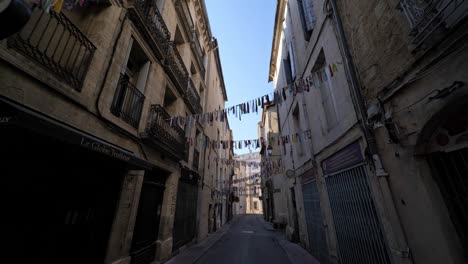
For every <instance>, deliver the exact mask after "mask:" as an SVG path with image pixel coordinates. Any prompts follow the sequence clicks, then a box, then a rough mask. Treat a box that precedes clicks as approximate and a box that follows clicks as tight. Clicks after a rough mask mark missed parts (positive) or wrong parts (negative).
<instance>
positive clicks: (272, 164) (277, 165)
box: [213, 157, 281, 170]
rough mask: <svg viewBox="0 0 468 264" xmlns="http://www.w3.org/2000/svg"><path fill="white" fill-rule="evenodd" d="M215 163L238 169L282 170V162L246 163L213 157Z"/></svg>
mask: <svg viewBox="0 0 468 264" xmlns="http://www.w3.org/2000/svg"><path fill="white" fill-rule="evenodd" d="M213 162H216V163H217V164H222V165H227V166H233V167H236V168H240V167H241V166H242V167H249V168H255V169H257V168H260V167H262V168H269V169H271V170H274V169H279V168H281V160H280V159H278V160H264V161H260V162H259V161H245V160H237V159H225V158H219V157H213Z"/></svg>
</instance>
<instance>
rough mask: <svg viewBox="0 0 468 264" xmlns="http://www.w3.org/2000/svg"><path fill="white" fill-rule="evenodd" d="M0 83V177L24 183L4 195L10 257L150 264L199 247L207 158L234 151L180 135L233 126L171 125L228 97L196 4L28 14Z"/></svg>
mask: <svg viewBox="0 0 468 264" xmlns="http://www.w3.org/2000/svg"><path fill="white" fill-rule="evenodd" d="M0 15H2V14H1V13H0ZM0 79H1V80H2V82H1V84H0V95H1V112H2V114H1V115H2V120H6V121H5V122H3V121H2V124H1V133H2V137H1V138H2V139H1V140H2V145H3V146H6V147H5V148H2V156H6V157H8V158H7V160H8V162H7V163H6V164H7V165H6V166H5V168H4V169H2V170H4V171H5V172H6V176H7V178H8V180H7V182H6V184H7V185H9V186H23V187H22V188H8V189H9V190H8V192H7V196H9V197H18V199H14V200H12V202H10V203H9V204H8V209H9V210H10V209H11V212H12V213H11V216H10V217H9V219H8V221H9V223H11V226H12V228H11V229H10V231H9V232H8V233H7V234H6V235H5V236H4V239H5V240H6V241H9V242H8V243H7V244H10V245H15V246H14V248H12V249H11V250H8V252H10V253H9V254H11V256H12V257H14V258H16V259H17V260H21V261H19V262H36V263H56V262H57V263H63V262H64V259H66V262H67V263H150V262H152V261H153V260H167V259H168V258H170V257H171V255H173V254H176V253H177V252H178V250H179V249H180V248H182V247H184V246H185V245H187V244H188V243H192V242H193V241H196V240H197V238H198V239H202V238H203V237H204V235H203V234H204V233H205V232H206V228H205V229H204V227H205V226H208V223H207V221H208V217H202V216H203V214H204V206H205V205H206V204H208V203H210V202H211V200H210V199H208V198H207V197H206V196H204V191H205V190H206V188H203V186H204V184H205V182H210V181H211V179H213V177H218V173H219V170H217V171H212V172H211V171H209V169H212V167H211V168H209V169H208V168H207V164H208V160H209V158H210V157H213V156H216V157H221V156H223V155H225V156H226V155H227V156H228V155H231V154H229V153H219V151H218V153H215V154H211V156H210V154H207V153H206V152H205V151H204V149H202V148H199V147H197V146H196V145H190V144H186V138H196V137H201V136H209V137H210V138H211V139H214V138H215V137H216V134H215V133H214V132H213V130H216V129H218V130H219V131H226V130H229V125H228V124H227V123H216V122H215V123H213V124H203V125H201V124H195V125H193V126H185V125H184V124H183V123H180V122H171V117H176V116H182V117H184V116H188V115H194V114H199V113H202V112H205V111H209V110H212V109H211V107H212V106H213V105H215V106H216V107H217V108H218V107H219V108H224V102H225V101H226V100H227V97H226V91H225V88H224V82H223V77H222V69H221V64H220V58H219V52H218V47H217V43H216V39H214V38H213V36H212V35H211V31H210V26H209V21H208V17H207V12H206V7H205V4H204V1H202V0H192V1H168V0H156V1H143V0H135V1H113V0H110V1H97V2H90V4H89V5H87V6H84V7H79V6H77V7H75V8H74V9H72V10H65V9H64V10H63V11H62V12H61V13H54V12H50V13H45V12H43V11H42V10H41V9H39V8H34V9H33V11H32V15H31V17H30V18H29V21H28V22H27V24H26V25H25V26H24V27H23V28H22V29H21V30H20V31H19V32H17V33H16V34H13V35H10V36H9V37H8V38H5V39H3V40H1V41H0ZM222 135H223V137H224V139H226V140H227V139H228V138H229V137H232V133H223V134H222ZM231 156H232V155H231ZM25 165H26V166H25ZM205 168H207V169H205ZM205 175H208V176H206V177H205ZM39 176H40V178H39ZM39 208H42V209H40V210H41V211H39ZM39 216H41V217H39ZM26 219H27V221H26ZM187 219H192V220H193V221H187ZM202 227H203V228H202ZM200 234H202V235H200ZM31 238H32V239H33V241H32V240H31ZM19 245H21V246H19ZM20 251H21V252H20ZM24 252H28V254H24ZM18 258H20V259H18Z"/></svg>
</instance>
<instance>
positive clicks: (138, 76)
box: [111, 38, 151, 128]
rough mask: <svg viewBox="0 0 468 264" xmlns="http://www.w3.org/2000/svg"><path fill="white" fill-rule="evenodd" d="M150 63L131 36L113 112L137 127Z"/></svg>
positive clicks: (113, 104) (113, 103)
mask: <svg viewBox="0 0 468 264" xmlns="http://www.w3.org/2000/svg"><path fill="white" fill-rule="evenodd" d="M150 65H151V62H150V60H149V59H148V57H147V56H146V54H145V53H144V51H143V49H142V48H141V47H140V45H139V44H138V43H137V42H136V41H135V40H134V39H133V38H131V39H130V44H129V48H128V52H127V54H126V57H125V63H124V64H123V67H122V71H121V74H120V79H119V84H118V86H117V89H116V92H115V95H114V101H113V102H112V106H111V112H112V113H113V114H114V115H116V116H118V117H120V118H122V120H124V121H125V122H127V123H129V124H130V125H132V126H133V127H135V128H137V127H138V124H139V122H140V116H141V111H142V109H143V102H144V100H145V97H144V92H145V88H146V82H147V80H148V73H149V68H150Z"/></svg>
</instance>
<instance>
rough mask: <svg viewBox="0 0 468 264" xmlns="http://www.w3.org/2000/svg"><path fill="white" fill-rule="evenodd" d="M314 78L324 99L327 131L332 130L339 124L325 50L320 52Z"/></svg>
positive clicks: (313, 71)
mask: <svg viewBox="0 0 468 264" xmlns="http://www.w3.org/2000/svg"><path fill="white" fill-rule="evenodd" d="M312 77H313V78H314V83H315V85H316V86H317V88H319V90H320V96H321V98H322V106H323V111H324V114H325V120H326V123H327V125H326V126H327V129H328V130H330V129H332V128H333V127H335V125H336V124H337V122H338V117H337V114H336V108H335V107H336V106H335V98H334V94H333V85H332V81H331V75H330V71H329V68H328V67H327V63H326V60H325V55H324V53H323V50H322V51H321V52H320V54H319V56H318V58H317V61H316V62H315V65H314V67H313V68H312Z"/></svg>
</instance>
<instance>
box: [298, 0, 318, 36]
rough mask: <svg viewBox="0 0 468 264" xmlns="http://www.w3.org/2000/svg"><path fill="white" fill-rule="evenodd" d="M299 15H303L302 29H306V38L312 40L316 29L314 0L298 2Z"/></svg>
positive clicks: (300, 0) (299, 0)
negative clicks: (311, 37) (313, 31)
mask: <svg viewBox="0 0 468 264" xmlns="http://www.w3.org/2000/svg"><path fill="white" fill-rule="evenodd" d="M297 4H298V6H299V13H300V14H301V22H302V28H303V29H304V37H305V39H306V40H309V39H310V36H311V35H312V30H313V29H314V28H315V14H314V5H313V0H298V1H297Z"/></svg>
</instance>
